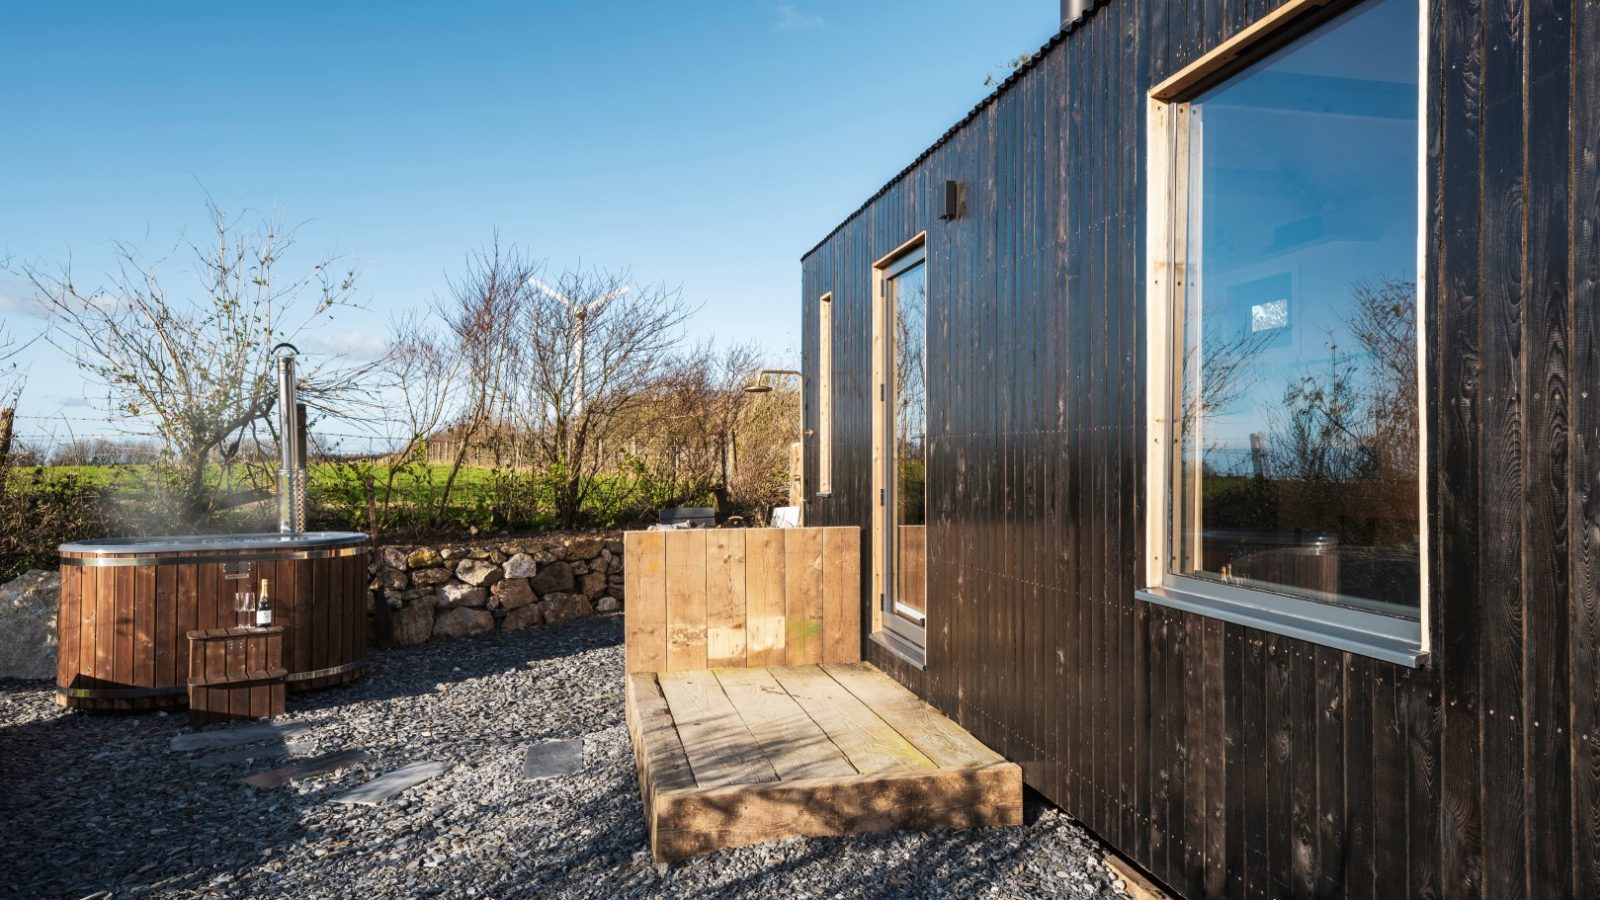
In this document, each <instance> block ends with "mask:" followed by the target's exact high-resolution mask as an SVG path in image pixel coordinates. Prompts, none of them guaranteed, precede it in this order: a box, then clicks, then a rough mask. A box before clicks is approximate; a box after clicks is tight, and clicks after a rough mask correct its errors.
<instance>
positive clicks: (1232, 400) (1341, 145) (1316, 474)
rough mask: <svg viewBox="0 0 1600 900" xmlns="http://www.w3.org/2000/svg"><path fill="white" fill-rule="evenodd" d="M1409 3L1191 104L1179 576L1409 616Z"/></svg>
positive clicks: (1414, 588)
mask: <svg viewBox="0 0 1600 900" xmlns="http://www.w3.org/2000/svg"><path fill="white" fill-rule="evenodd" d="M1417 29H1418V22H1417V7H1416V3H1415V0H1370V2H1367V3H1364V4H1362V5H1361V6H1359V7H1356V8H1354V9H1352V10H1351V11H1350V12H1347V13H1344V14H1342V15H1341V16H1339V17H1338V18H1336V19H1333V20H1331V21H1329V22H1327V23H1325V24H1324V25H1322V26H1321V27H1319V28H1318V29H1317V30H1315V31H1313V32H1311V33H1309V34H1307V35H1305V36H1303V37H1301V38H1300V39H1298V40H1297V41H1296V42H1295V43H1293V44H1292V45H1290V46H1288V47H1286V48H1284V49H1282V50H1279V51H1278V52H1277V53H1275V54H1274V55H1272V56H1270V57H1268V58H1266V59H1265V60H1263V61H1262V62H1260V63H1258V64H1256V65H1254V66H1252V67H1251V68H1250V69H1248V70H1246V71H1245V72H1244V73H1243V74H1240V75H1238V76H1235V77H1233V78H1231V79H1229V80H1228V81H1227V82H1225V83H1223V84H1222V85H1220V86H1218V87H1216V88H1213V89H1211V90H1209V91H1207V92H1206V93H1204V94H1202V95H1200V96H1199V97H1198V98H1196V99H1195V100H1193V101H1191V102H1190V103H1189V105H1188V112H1187V122H1186V128H1187V141H1188V151H1189V166H1188V172H1187V178H1188V190H1187V193H1186V199H1185V202H1186V208H1187V215H1186V217H1185V218H1186V221H1184V222H1180V223H1178V224H1179V225H1180V229H1179V231H1180V233H1181V235H1182V239H1183V241H1184V261H1185V272H1184V275H1185V281H1184V290H1183V296H1182V297H1181V298H1180V300H1179V302H1180V305H1181V309H1180V310H1179V316H1178V321H1179V322H1181V323H1182V331H1181V344H1180V346H1178V347H1176V348H1175V355H1176V359H1177V362H1178V365H1177V366H1176V369H1177V371H1178V377H1179V384H1178V385H1177V390H1175V392H1174V397H1175V402H1176V403H1177V405H1178V407H1179V408H1178V409H1176V410H1175V411H1174V420H1175V422H1176V423H1177V437H1178V448H1179V452H1180V458H1179V460H1178V461H1177V464H1176V466H1175V469H1176V471H1175V473H1174V474H1175V479H1174V483H1173V492H1174V496H1173V498H1172V501H1173V504H1172V505H1173V512H1174V516H1173V535H1172V538H1173V557H1172V569H1171V571H1172V572H1173V573H1174V574H1177V575H1184V576H1190V577H1196V578H1203V579H1208V580H1213V581H1220V582H1226V583H1230V584H1236V585H1240V586H1244V587H1249V588H1257V589H1263V590H1267V591H1274V592H1279V593H1284V594H1290V595H1294V596H1298V597H1304V598H1310V599H1314V600H1322V601H1328V602H1334V603H1340V604H1345V605H1351V606H1358V607H1363V608H1368V609H1373V610H1376V611H1380V612H1385V613H1390V614H1395V615H1401V616H1408V617H1415V616H1416V615H1417V611H1418V606H1419V602H1420V594H1421V588H1420V571H1421V568H1420V554H1419V549H1418V548H1419V521H1418V490H1419V470H1418V463H1419V460H1418V452H1419V448H1418V431H1417V410H1418V403H1417V399H1418V398H1417V323H1416V315H1417V297H1416V282H1417V273H1416V266H1417V228H1418V225H1417V218H1418V216H1417V160H1418V152H1419V148H1418V138H1417V105H1418V82H1417V68H1418V66H1417V53H1418V32H1417Z"/></svg>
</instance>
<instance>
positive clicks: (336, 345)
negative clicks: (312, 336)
mask: <svg viewBox="0 0 1600 900" xmlns="http://www.w3.org/2000/svg"><path fill="white" fill-rule="evenodd" d="M317 343H319V344H321V345H322V349H323V350H326V351H327V352H329V353H332V354H334V355H336V356H348V357H352V358H355V359H377V358H378V357H380V356H382V355H383V354H385V353H387V352H388V351H389V338H388V336H387V335H382V334H373V333H371V332H366V331H346V332H343V333H341V334H331V335H319V336H318V337H317Z"/></svg>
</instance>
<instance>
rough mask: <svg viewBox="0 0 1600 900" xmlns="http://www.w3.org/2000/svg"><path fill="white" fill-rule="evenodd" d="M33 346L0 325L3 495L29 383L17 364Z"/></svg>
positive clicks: (0, 471) (0, 488) (0, 478)
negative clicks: (19, 412) (19, 405)
mask: <svg viewBox="0 0 1600 900" xmlns="http://www.w3.org/2000/svg"><path fill="white" fill-rule="evenodd" d="M31 343H33V341H32V340H29V341H24V342H22V343H20V344H19V343H17V340H16V339H15V338H13V337H12V336H11V332H10V330H9V329H8V328H6V323H5V322H0V494H3V493H5V490H6V480H7V475H8V474H9V472H10V470H11V442H12V438H13V435H14V434H15V433H16V424H17V401H18V400H19V399H20V398H21V396H22V388H23V385H24V384H25V383H26V380H27V379H26V377H25V376H24V374H23V371H22V368H21V366H19V365H18V364H17V356H18V355H19V354H20V353H22V351H23V350H26V349H27V348H28V345H29V344H31Z"/></svg>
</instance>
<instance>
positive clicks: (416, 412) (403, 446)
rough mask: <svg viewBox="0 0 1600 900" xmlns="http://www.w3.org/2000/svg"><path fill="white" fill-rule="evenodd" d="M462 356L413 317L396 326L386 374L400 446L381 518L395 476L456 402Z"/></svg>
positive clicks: (390, 470)
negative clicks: (392, 400)
mask: <svg viewBox="0 0 1600 900" xmlns="http://www.w3.org/2000/svg"><path fill="white" fill-rule="evenodd" d="M463 359H464V357H463V356H462V355H461V354H458V353H455V352H454V348H452V347H451V346H450V345H449V344H447V343H446V342H445V340H444V339H443V338H442V337H441V336H440V335H439V334H438V333H437V331H436V330H435V329H433V328H430V327H429V324H428V323H427V322H426V321H425V320H424V319H422V318H421V317H420V316H418V315H416V314H407V315H405V316H402V317H401V318H400V319H398V320H397V321H396V322H395V325H394V337H393V340H392V343H391V348H390V351H389V354H388V356H387V357H385V363H384V370H385V373H386V375H387V376H388V381H389V383H390V386H391V387H392V389H393V394H394V395H395V396H396V397H397V398H398V403H397V406H398V413H399V424H400V426H401V428H402V429H403V433H402V434H401V435H400V442H401V443H400V446H399V449H398V450H396V451H395V452H394V453H393V454H392V455H391V457H390V462H389V465H388V466H387V467H386V468H387V480H386V482H385V484H384V492H383V515H384V516H385V517H387V516H388V513H389V508H390V505H391V503H392V502H393V500H394V493H395V490H394V483H395V478H396V476H397V475H398V474H399V473H400V472H401V471H402V470H403V469H404V468H405V467H406V466H408V465H409V464H410V463H411V461H412V460H413V459H414V458H415V457H416V456H417V455H418V452H419V451H420V449H421V448H422V447H423V446H425V445H426V443H427V440H428V438H429V437H431V436H433V435H434V434H435V433H436V432H437V431H438V430H439V428H440V427H441V426H442V425H443V424H444V422H445V420H446V418H447V417H448V416H449V415H450V412H451V410H452V409H453V408H454V405H455V403H456V400H457V393H458V389H459V388H460V385H461V372H462V369H463Z"/></svg>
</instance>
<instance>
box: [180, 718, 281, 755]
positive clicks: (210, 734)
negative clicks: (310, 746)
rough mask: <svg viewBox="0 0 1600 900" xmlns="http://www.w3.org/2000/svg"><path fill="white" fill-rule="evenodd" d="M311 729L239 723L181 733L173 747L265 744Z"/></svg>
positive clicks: (201, 747)
mask: <svg viewBox="0 0 1600 900" xmlns="http://www.w3.org/2000/svg"><path fill="white" fill-rule="evenodd" d="M310 730H311V726H310V725H271V724H263V725H238V726H235V727H233V728H219V729H217V730H216V731H196V732H192V733H190V734H180V735H178V736H177V737H175V738H173V739H172V749H173V750H215V749H217V748H218V747H242V746H245V745H247V744H264V743H266V742H267V741H279V742H282V741H286V740H288V739H289V738H291V737H294V736H295V735H297V734H303V733H304V732H307V731H310Z"/></svg>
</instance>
